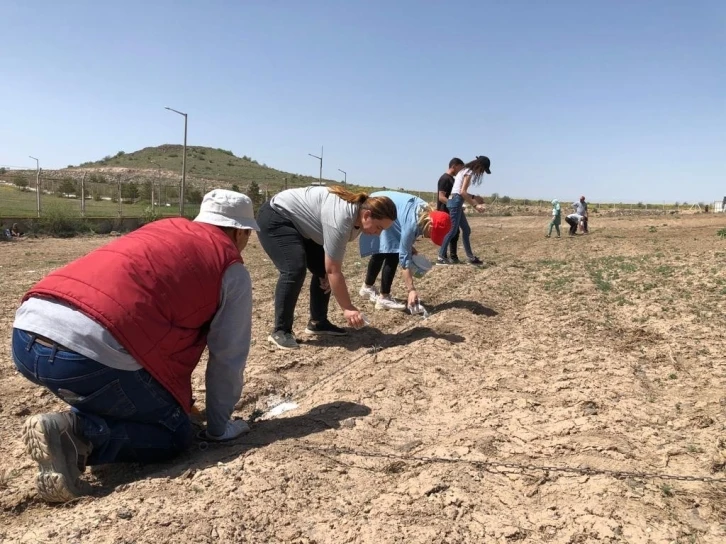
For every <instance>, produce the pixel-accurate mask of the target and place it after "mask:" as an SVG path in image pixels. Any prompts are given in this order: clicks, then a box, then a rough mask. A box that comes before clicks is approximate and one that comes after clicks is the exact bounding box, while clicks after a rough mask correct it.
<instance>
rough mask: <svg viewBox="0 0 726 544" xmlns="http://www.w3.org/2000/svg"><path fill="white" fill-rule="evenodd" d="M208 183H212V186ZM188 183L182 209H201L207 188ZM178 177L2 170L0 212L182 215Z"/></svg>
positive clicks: (13, 214)
mask: <svg viewBox="0 0 726 544" xmlns="http://www.w3.org/2000/svg"><path fill="white" fill-rule="evenodd" d="M210 189H211V186H210ZM206 190H207V189H206V187H205V186H204V184H202V185H201V186H200V187H197V186H190V185H189V184H187V187H186V189H185V203H184V215H185V216H194V215H196V214H197V213H198V211H199V204H200V203H201V199H202V195H203V194H204V192H205V191H206ZM179 193H180V183H170V182H169V181H168V180H150V179H148V178H133V177H129V176H108V175H96V174H86V175H82V176H78V177H75V178H74V177H70V176H54V175H46V174H43V173H41V175H40V178H39V179H38V176H37V175H35V173H28V172H27V171H16V172H7V171H6V172H5V173H4V174H0V216H5V217H19V218H20V217H43V216H45V215H48V214H51V213H56V212H58V211H61V212H63V213H66V214H69V215H73V216H78V217H88V218H94V217H144V216H150V215H156V216H174V215H180V213H181V210H180V201H179Z"/></svg>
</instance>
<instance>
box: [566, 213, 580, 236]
mask: <svg viewBox="0 0 726 544" xmlns="http://www.w3.org/2000/svg"><path fill="white" fill-rule="evenodd" d="M565 221H567V224H568V225H570V232H569V233H568V234H569V235H570V236H576V235H577V225H579V224H580V221H582V216H581V215H579V214H577V213H571V214H570V215H568V216H567V217H565Z"/></svg>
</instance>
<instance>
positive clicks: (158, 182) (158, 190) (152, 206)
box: [149, 159, 161, 212]
mask: <svg viewBox="0 0 726 544" xmlns="http://www.w3.org/2000/svg"><path fill="white" fill-rule="evenodd" d="M149 162H150V163H151V164H153V165H154V166H156V167H157V168H158V169H159V173H158V175H157V176H156V185H157V189H156V191H157V194H158V196H159V200H158V202H157V203H156V207H157V208H158V207H159V206H160V205H161V165H160V164H159V163H158V162H155V161H152V160H151V159H149ZM151 211H152V212H153V211H154V184H153V183H152V184H151Z"/></svg>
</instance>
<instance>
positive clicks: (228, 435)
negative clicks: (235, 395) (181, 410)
mask: <svg viewBox="0 0 726 544" xmlns="http://www.w3.org/2000/svg"><path fill="white" fill-rule="evenodd" d="M248 432H250V426H249V425H247V422H245V421H244V420H242V419H231V420H229V421H228V422H227V426H226V427H225V429H224V434H222V436H214V435H212V434H209V433H207V439H209V440H213V441H214V442H224V441H225V440H234V439H235V438H238V437H240V436H242V435H243V434H245V433H248Z"/></svg>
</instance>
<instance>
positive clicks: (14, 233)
mask: <svg viewBox="0 0 726 544" xmlns="http://www.w3.org/2000/svg"><path fill="white" fill-rule="evenodd" d="M22 235H23V232H22V231H21V230H20V227H19V226H18V224H17V223H13V226H12V228H11V229H10V236H12V237H13V238H20V237H21V236H22Z"/></svg>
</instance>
